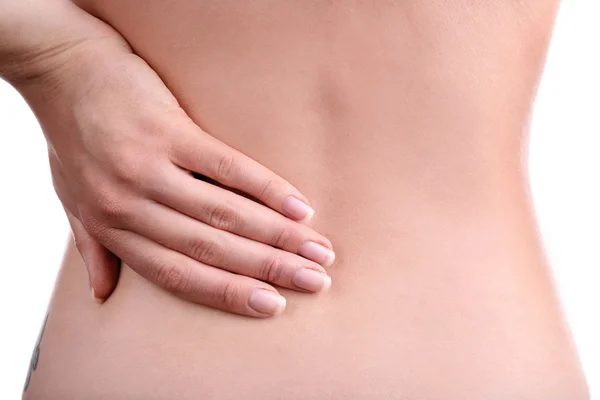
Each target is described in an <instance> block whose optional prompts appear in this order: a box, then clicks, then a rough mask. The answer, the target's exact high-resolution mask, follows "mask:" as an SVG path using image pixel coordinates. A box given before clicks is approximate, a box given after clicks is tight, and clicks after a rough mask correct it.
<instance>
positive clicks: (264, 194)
mask: <svg viewBox="0 0 600 400" xmlns="http://www.w3.org/2000/svg"><path fill="white" fill-rule="evenodd" d="M276 188H277V182H276V181H275V180H274V179H268V180H267V181H266V182H265V183H264V184H263V187H262V189H261V190H260V194H259V195H258V198H259V200H263V199H267V198H269V197H271V196H272V193H273V192H275V190H276Z"/></svg>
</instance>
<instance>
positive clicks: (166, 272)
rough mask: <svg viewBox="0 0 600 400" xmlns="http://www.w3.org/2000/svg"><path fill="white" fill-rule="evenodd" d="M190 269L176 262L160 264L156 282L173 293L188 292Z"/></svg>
mask: <svg viewBox="0 0 600 400" xmlns="http://www.w3.org/2000/svg"><path fill="white" fill-rule="evenodd" d="M190 272H191V271H190V270H189V269H185V268H182V267H180V266H177V265H175V264H160V265H159V266H158V268H157V271H156V283H157V284H158V285H159V286H160V287H162V288H164V289H166V290H168V291H169V292H172V293H187V291H188V288H189V287H190Z"/></svg>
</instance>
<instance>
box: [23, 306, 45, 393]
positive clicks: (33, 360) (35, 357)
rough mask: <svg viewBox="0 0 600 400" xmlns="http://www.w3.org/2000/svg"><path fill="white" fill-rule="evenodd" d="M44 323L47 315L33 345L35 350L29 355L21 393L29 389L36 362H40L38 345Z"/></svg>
mask: <svg viewBox="0 0 600 400" xmlns="http://www.w3.org/2000/svg"><path fill="white" fill-rule="evenodd" d="M46 322H48V314H46V318H45V319H44V324H43V325H42V330H41V331H40V334H39V336H38V338H37V342H36V343H35V348H34V349H33V354H32V355H31V361H30V362H29V372H28V373H27V379H26V380H25V387H24V388H23V392H25V391H26V390H27V388H28V387H29V380H30V379H31V374H32V373H33V371H35V370H36V369H37V366H38V362H39V361H40V345H41V344H42V338H43V337H44V331H45V330H46Z"/></svg>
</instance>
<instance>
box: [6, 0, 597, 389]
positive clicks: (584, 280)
mask: <svg viewBox="0 0 600 400" xmlns="http://www.w3.org/2000/svg"><path fill="white" fill-rule="evenodd" d="M539 1H545V0H539ZM599 115H600V2H598V1H595V0H565V1H563V5H562V9H561V12H560V14H559V18H558V22H557V26H556V30H555V34H554V39H553V42H552V45H551V50H550V55H549V58H548V64H547V66H546V71H545V74H544V78H543V80H542V85H541V88H540V92H539V96H538V99H537V103H536V108H535V114H534V119H533V127H532V143H531V164H530V168H531V178H532V186H533V192H534V197H535V204H536V207H537V212H538V217H539V221H540V225H541V230H542V234H543V237H544V240H545V244H546V247H547V252H548V255H549V258H550V260H551V262H552V264H553V267H554V273H555V278H556V281H557V284H558V288H559V290H560V294H561V297H562V300H563V305H564V308H565V311H566V314H567V317H568V319H569V322H570V324H571V327H572V330H573V333H574V336H575V340H576V343H577V345H578V347H579V351H580V356H581V359H582V362H583V365H584V368H585V371H586V374H587V376H588V381H589V383H590V386H591V388H592V398H593V399H594V400H600V323H599V320H600V310H599V309H600V188H599V186H600V117H599ZM67 232H68V225H67V222H66V219H65V217H64V216H63V212H62V208H61V206H60V204H59V202H58V200H57V198H56V196H55V194H54V191H53V188H52V184H51V180H50V173H49V168H48V163H47V156H46V150H45V142H44V139H43V136H42V133H41V131H40V129H39V127H38V125H37V122H36V120H35V118H34V117H33V115H32V114H31V112H30V111H29V109H28V108H27V105H26V104H25V103H24V102H23V100H22V99H21V98H20V97H19V95H18V94H17V93H16V92H15V91H14V90H13V89H12V88H11V87H10V86H9V85H8V84H6V83H4V82H2V81H0V399H6V400H9V399H17V398H20V395H21V388H22V385H23V382H24V378H25V375H26V372H27V368H28V365H29V358H30V355H31V351H32V349H33V346H34V343H35V341H36V338H37V335H38V331H39V328H40V325H41V322H42V320H43V317H44V315H45V310H46V306H47V302H48V299H49V297H50V294H51V291H52V288H53V283H54V279H55V276H56V273H57V270H58V267H59V264H60V261H61V257H62V253H63V250H64V245H65V243H66V238H67ZM507 400H509V399H507ZM565 400H568V399H565Z"/></svg>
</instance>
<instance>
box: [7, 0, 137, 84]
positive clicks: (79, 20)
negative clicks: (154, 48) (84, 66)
mask: <svg viewBox="0 0 600 400" xmlns="http://www.w3.org/2000/svg"><path fill="white" fill-rule="evenodd" d="M107 40H108V41H110V42H111V43H112V44H111V45H114V46H123V47H128V45H127V42H126V41H125V40H124V39H123V38H122V37H121V36H120V35H119V34H118V33H117V32H116V31H115V30H114V29H112V28H111V27H110V26H109V25H107V24H105V23H103V22H102V21H100V20H98V19H96V18H94V17H93V16H91V15H89V14H88V13H86V12H84V11H82V10H81V9H79V8H78V7H77V6H75V5H74V4H73V3H71V2H70V1H68V0H0V78H4V79H5V80H7V81H8V82H10V83H11V84H12V85H14V86H15V87H16V88H17V89H20V88H22V87H27V86H30V85H31V84H37V83H50V84H52V83H54V82H52V81H56V80H57V79H60V78H59V76H60V75H61V74H57V73H55V72H56V71H58V70H61V69H64V67H65V65H67V64H70V63H67V62H66V61H67V60H68V59H69V57H71V56H73V55H74V54H75V53H77V50H79V49H81V48H84V47H86V46H88V45H89V44H90V43H97V42H98V41H107ZM62 75H63V76H64V74H62Z"/></svg>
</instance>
